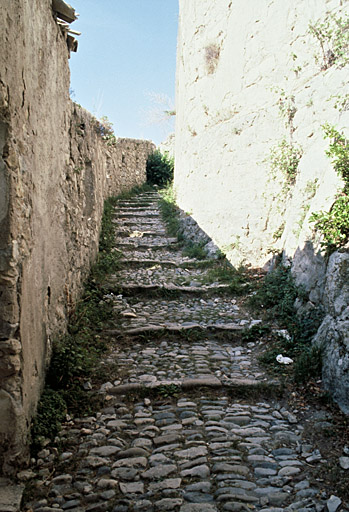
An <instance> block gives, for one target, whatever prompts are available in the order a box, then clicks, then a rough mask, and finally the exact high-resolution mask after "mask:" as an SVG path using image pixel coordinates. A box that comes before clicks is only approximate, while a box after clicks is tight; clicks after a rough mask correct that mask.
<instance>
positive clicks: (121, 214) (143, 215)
mask: <svg viewBox="0 0 349 512" xmlns="http://www.w3.org/2000/svg"><path fill="white" fill-rule="evenodd" d="M114 217H115V218H118V219H122V218H124V219H126V218H135V219H137V218H138V217H140V218H142V219H143V218H147V217H151V218H158V217H160V213H159V212H152V211H151V212H150V211H149V212H140V211H134V212H118V211H117V210H116V211H115V213H114Z"/></svg>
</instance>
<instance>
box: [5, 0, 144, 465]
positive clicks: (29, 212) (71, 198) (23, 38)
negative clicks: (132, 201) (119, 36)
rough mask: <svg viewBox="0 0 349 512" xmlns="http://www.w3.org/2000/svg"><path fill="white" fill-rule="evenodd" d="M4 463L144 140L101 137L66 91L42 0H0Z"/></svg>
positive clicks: (136, 180)
mask: <svg viewBox="0 0 349 512" xmlns="http://www.w3.org/2000/svg"><path fill="white" fill-rule="evenodd" d="M0 19H1V31H0V33H1V35H0V38H1V39H0V45H1V55H0V272H1V275H0V411H1V413H0V472H1V471H4V472H11V471H12V470H13V467H14V466H15V465H16V464H17V463H20V462H23V460H25V458H26V456H27V453H26V450H25V447H26V446H27V435H28V429H29V426H30V419H31V416H32V414H33V411H34V410H35V406H36V403H37V399H38V396H39V394H40V391H41V389H42V386H43V380H44V375H45V368H46V365H47V362H48V360H49V357H50V351H51V344H52V340H53V339H54V337H55V336H56V335H57V334H58V333H59V332H61V331H62V330H64V328H65V325H66V321H67V313H68V310H69V307H70V306H71V305H72V304H73V303H74V301H75V300H76V299H77V297H78V294H79V291H80V289H81V285H82V282H83V280H84V278H85V277H86V275H87V273H88V269H89V267H90V264H91V262H92V261H93V260H94V258H95V256H96V253H97V250H98V236H99V228H100V220H101V215H102V210H103V201H104V199H105V198H106V197H107V196H109V195H115V194H118V193H120V192H121V191H122V190H124V189H129V188H131V187H132V186H134V185H139V184H142V183H143V182H144V181H145V163H146V159H147V156H148V154H149V152H151V151H152V150H153V147H154V146H153V144H152V143H151V142H149V141H138V140H131V139H117V141H116V143H115V144H113V145H110V146H109V145H108V144H107V142H106V141H104V140H102V137H101V130H100V125H99V123H98V122H97V121H96V120H95V119H94V118H93V117H92V116H91V115H90V114H89V113H88V112H86V111H85V110H84V109H82V108H81V107H80V106H78V105H75V104H73V103H72V102H71V100H70V98H69V66H68V57H69V49H68V47H67V36H66V33H65V31H62V29H61V28H60V26H59V25H58V24H57V22H56V19H55V16H54V13H53V11H52V8H51V2H50V1H49V0H38V1H36V2H35V6H33V2H32V1H31V0H13V1H11V2H1V5H0Z"/></svg>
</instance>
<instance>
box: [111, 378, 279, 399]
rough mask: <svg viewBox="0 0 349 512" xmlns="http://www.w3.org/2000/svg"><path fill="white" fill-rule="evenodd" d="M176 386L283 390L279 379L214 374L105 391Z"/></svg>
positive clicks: (118, 392)
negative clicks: (223, 376) (267, 379)
mask: <svg viewBox="0 0 349 512" xmlns="http://www.w3.org/2000/svg"><path fill="white" fill-rule="evenodd" d="M172 386H175V387H176V388H178V392H183V391H188V390H192V389H195V388H199V389H201V388H215V389H217V388H228V389H230V390H235V391H238V392H241V393H242V394H244V391H245V390H246V388H247V389H249V390H251V389H255V390H263V392H266V393H267V392H268V391H269V392H270V391H271V390H273V392H275V391H276V390H281V383H280V381H277V380H269V381H268V382H263V383H262V382H260V381H257V380H253V379H239V378H238V379H225V380H220V379H218V378H217V377H215V376H213V375H208V376H202V377H197V378H192V379H183V380H179V379H178V380H159V381H156V382H132V383H129V384H119V385H117V386H113V387H108V388H107V390H106V391H105V393H108V395H125V394H127V393H132V392H133V393H134V392H137V391H142V392H144V391H146V390H148V391H153V392H154V391H155V390H159V389H163V388H164V387H172Z"/></svg>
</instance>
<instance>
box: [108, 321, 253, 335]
mask: <svg viewBox="0 0 349 512" xmlns="http://www.w3.org/2000/svg"><path fill="white" fill-rule="evenodd" d="M251 326H252V325H251V324H248V325H246V324H245V325H240V324H238V323H233V322H231V323H226V324H220V323H217V324H214V323H212V324H209V325H201V324H198V323H195V322H186V323H185V325H184V324H180V323H174V322H172V323H169V322H168V323H166V322H164V323H162V324H150V323H149V324H146V325H143V326H141V327H129V328H127V327H126V328H124V329H109V330H106V331H105V333H106V334H107V335H108V336H139V335H143V334H151V333H160V334H161V333H165V332H169V333H178V334H182V333H185V332H186V331H187V332H188V331H190V332H192V333H193V332H203V333H210V332H212V333H216V332H220V331H224V332H229V333H237V332H241V331H242V330H244V329H246V328H250V327H251Z"/></svg>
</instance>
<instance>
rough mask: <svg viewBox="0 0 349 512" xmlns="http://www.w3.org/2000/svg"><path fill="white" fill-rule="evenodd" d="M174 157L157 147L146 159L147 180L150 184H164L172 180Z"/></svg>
mask: <svg viewBox="0 0 349 512" xmlns="http://www.w3.org/2000/svg"><path fill="white" fill-rule="evenodd" d="M173 170H174V159H173V158H171V157H170V156H169V155H168V153H165V154H162V153H161V151H159V150H158V149H157V150H156V151H154V152H153V153H151V154H150V155H149V157H148V160H147V182H148V183H150V184H151V185H159V186H162V185H166V184H167V183H169V182H170V181H172V180H173Z"/></svg>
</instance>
